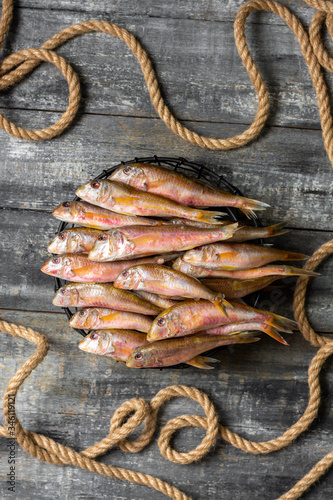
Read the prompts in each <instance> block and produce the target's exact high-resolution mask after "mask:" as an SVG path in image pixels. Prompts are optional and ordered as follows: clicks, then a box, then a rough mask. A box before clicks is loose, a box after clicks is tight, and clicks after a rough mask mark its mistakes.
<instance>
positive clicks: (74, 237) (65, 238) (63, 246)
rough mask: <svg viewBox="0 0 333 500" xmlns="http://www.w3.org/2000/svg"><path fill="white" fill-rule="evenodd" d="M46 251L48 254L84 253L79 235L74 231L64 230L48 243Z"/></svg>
mask: <svg viewBox="0 0 333 500" xmlns="http://www.w3.org/2000/svg"><path fill="white" fill-rule="evenodd" d="M47 250H48V251H49V252H50V253H57V254H62V253H67V252H69V253H78V252H83V251H84V246H82V238H81V235H80V234H79V233H78V232H76V231H71V230H70V229H66V230H65V231H61V232H60V233H58V234H56V235H55V237H54V238H53V239H52V240H51V241H50V243H49V245H48V247H47Z"/></svg>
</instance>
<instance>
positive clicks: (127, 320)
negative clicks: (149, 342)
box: [69, 307, 153, 333]
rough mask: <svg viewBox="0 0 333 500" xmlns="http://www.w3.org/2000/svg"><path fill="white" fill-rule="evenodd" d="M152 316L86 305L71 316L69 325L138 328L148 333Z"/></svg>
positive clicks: (78, 326)
mask: <svg viewBox="0 0 333 500" xmlns="http://www.w3.org/2000/svg"><path fill="white" fill-rule="evenodd" d="M152 322H153V320H152V318H150V317H149V316H145V315H143V314H138V313H132V312H128V311H118V310H117V309H108V308H106V307H86V308H84V309H80V310H79V311H77V312H76V313H75V314H73V316H72V317H71V319H70V321H69V326H71V327H72V328H83V329H84V330H106V329H109V328H116V329H121V330H122V329H126V330H127V329H130V330H139V331H140V332H145V333H148V332H149V330H150V327H151V325H152Z"/></svg>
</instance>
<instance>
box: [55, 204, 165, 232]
mask: <svg viewBox="0 0 333 500" xmlns="http://www.w3.org/2000/svg"><path fill="white" fill-rule="evenodd" d="M52 215H53V217H55V218H56V219H60V220H62V221H64V222H70V223H72V224H78V225H80V226H85V227H92V228H95V229H103V230H106V229H113V228H116V227H123V226H133V225H135V224H140V225H141V226H157V225H159V224H160V222H159V221H157V220H153V219H148V217H133V216H130V215H124V214H119V213H116V212H111V211H110V210H107V209H105V208H101V207H97V206H96V205H92V204H91V203H87V202H85V201H65V202H63V203H61V204H60V205H58V206H57V208H55V209H54V210H53V212H52Z"/></svg>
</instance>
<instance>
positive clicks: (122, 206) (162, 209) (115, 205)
mask: <svg viewBox="0 0 333 500" xmlns="http://www.w3.org/2000/svg"><path fill="white" fill-rule="evenodd" d="M76 195H77V196H79V197H80V198H82V199H83V200H85V201H88V202H89V203H92V204H94V205H98V206H100V207H103V208H107V209H108V210H112V211H113V212H118V213H122V214H127V215H141V216H148V217H184V218H185V219H193V220H200V221H204V222H209V223H211V224H219V218H220V217H225V215H226V214H225V213H224V212H215V211H208V210H198V209H195V208H190V207H187V206H185V205H181V204H179V203H177V202H175V201H173V200H170V199H169V198H164V197H163V196H159V195H156V194H152V193H144V192H142V191H139V190H138V189H135V188H133V187H131V186H129V185H127V184H123V183H122V182H114V181H110V180H107V179H99V180H92V181H89V182H87V183H86V184H83V186H81V187H79V188H78V189H77V190H76Z"/></svg>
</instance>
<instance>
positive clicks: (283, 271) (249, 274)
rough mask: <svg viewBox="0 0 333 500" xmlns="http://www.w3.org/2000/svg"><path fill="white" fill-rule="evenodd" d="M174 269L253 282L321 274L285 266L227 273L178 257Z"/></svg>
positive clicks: (192, 274) (199, 276)
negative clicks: (278, 277)
mask: <svg viewBox="0 0 333 500" xmlns="http://www.w3.org/2000/svg"><path fill="white" fill-rule="evenodd" d="M172 267H173V269H176V270H177V271H181V272H182V273H185V274H187V275H188V276H193V277H196V278H209V277H210V278H231V279H240V280H251V279H256V278H263V277H265V276H280V277H281V278H282V277H283V276H320V273H315V272H314V271H308V270H307V269H301V268H299V267H292V266H284V265H268V266H262V267H257V268H254V269H239V270H236V271H227V270H226V269H209V268H208V267H203V266H193V265H192V264H189V263H188V262H185V261H183V260H182V259H181V258H180V257H178V258H177V259H176V260H175V262H174V263H173V265H172Z"/></svg>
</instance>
